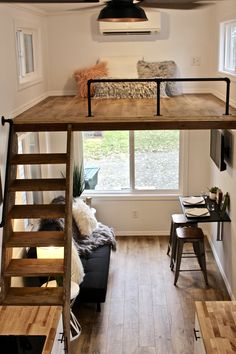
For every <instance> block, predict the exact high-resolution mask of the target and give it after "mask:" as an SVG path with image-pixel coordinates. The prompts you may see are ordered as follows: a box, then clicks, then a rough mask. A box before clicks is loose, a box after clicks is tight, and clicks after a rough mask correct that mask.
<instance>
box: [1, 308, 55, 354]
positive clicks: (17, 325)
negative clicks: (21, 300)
mask: <svg viewBox="0 0 236 354" xmlns="http://www.w3.org/2000/svg"><path fill="white" fill-rule="evenodd" d="M61 313H62V308H61V307H60V306H0V335H46V337H47V338H46V342H45V344H44V348H43V353H42V354H50V353H51V350H52V347H53V342H54V339H55V335H56V330H57V326H58V322H59V318H60V315H61Z"/></svg>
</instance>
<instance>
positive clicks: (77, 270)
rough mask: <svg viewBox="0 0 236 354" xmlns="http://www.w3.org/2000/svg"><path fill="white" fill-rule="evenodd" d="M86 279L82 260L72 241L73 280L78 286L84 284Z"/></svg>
mask: <svg viewBox="0 0 236 354" xmlns="http://www.w3.org/2000/svg"><path fill="white" fill-rule="evenodd" d="M83 278H84V268H83V265H82V262H81V260H80V257H79V254H78V252H77V249H76V247H75V245H74V242H73V240H72V250H71V280H72V281H74V282H75V283H76V284H80V283H82V281H83Z"/></svg>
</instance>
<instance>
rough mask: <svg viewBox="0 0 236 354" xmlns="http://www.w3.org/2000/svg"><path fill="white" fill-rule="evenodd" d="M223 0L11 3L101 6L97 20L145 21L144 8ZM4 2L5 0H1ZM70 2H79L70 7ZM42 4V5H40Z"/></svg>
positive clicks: (181, 7)
mask: <svg viewBox="0 0 236 354" xmlns="http://www.w3.org/2000/svg"><path fill="white" fill-rule="evenodd" d="M218 1H223V0H67V1H66V0H13V1H11V2H12V3H31V4H32V3H34V4H38V5H39V4H40V6H41V4H55V5H56V4H57V5H58V4H63V6H67V5H68V9H67V11H83V10H88V9H95V8H101V11H100V14H99V16H98V20H99V21H109V22H110V21H117V22H127V21H128V22H130V21H147V20H148V18H147V16H146V14H145V11H144V10H146V9H149V8H150V9H152V8H154V9H173V10H194V9H198V8H202V7H204V6H207V5H210V4H214V3H216V2H218ZM1 2H5V1H1V0H0V3H1ZM72 4H79V5H80V6H79V7H77V8H72V7H71V6H72ZM42 6H44V5H42Z"/></svg>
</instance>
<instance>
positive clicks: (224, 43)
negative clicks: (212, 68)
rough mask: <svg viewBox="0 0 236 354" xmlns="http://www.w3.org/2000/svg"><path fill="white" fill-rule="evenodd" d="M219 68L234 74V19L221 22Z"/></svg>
mask: <svg viewBox="0 0 236 354" xmlns="http://www.w3.org/2000/svg"><path fill="white" fill-rule="evenodd" d="M220 70H221V71H224V72H227V73H229V74H233V75H236V20H234V21H229V22H222V23H221V48H220Z"/></svg>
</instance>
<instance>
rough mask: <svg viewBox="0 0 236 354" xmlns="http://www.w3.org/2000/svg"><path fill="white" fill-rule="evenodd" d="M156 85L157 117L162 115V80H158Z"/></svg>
mask: <svg viewBox="0 0 236 354" xmlns="http://www.w3.org/2000/svg"><path fill="white" fill-rule="evenodd" d="M155 81H156V84H157V114H156V115H157V116H160V115H161V112H160V111H161V88H160V86H161V79H156V80H155Z"/></svg>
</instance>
